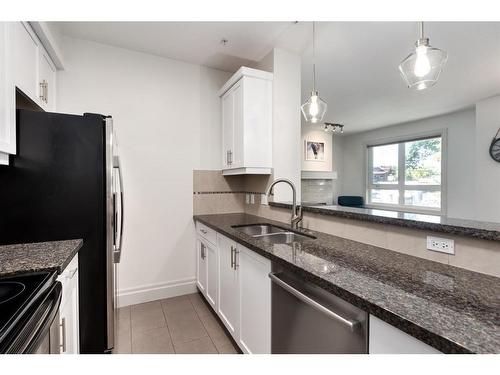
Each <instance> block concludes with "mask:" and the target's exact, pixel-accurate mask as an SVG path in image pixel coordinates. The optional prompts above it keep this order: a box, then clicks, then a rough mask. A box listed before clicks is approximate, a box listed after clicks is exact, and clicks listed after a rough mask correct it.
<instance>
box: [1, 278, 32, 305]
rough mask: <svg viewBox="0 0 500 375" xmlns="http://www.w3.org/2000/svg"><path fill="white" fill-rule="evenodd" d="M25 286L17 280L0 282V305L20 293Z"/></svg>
mask: <svg viewBox="0 0 500 375" xmlns="http://www.w3.org/2000/svg"><path fill="white" fill-rule="evenodd" d="M24 289H26V286H25V285H24V284H23V283H20V282H17V281H2V282H0V305H1V304H2V303H5V302H7V301H10V300H11V299H13V298H16V297H17V296H18V295H20V294H21V293H22V292H23V291H24Z"/></svg>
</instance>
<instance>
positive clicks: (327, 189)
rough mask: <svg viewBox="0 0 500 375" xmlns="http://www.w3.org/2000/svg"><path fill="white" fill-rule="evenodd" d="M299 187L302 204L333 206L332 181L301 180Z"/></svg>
mask: <svg viewBox="0 0 500 375" xmlns="http://www.w3.org/2000/svg"><path fill="white" fill-rule="evenodd" d="M301 185H302V186H301V188H302V189H301V190H302V202H303V203H305V204H326V205H332V204H334V202H333V182H332V180H319V179H302V181H301Z"/></svg>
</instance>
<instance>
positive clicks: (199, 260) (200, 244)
mask: <svg viewBox="0 0 500 375" xmlns="http://www.w3.org/2000/svg"><path fill="white" fill-rule="evenodd" d="M196 250H197V254H196V285H198V289H199V290H200V292H201V293H203V294H206V292H207V262H206V253H207V246H206V244H205V243H204V241H203V240H202V239H200V238H198V239H197V240H196Z"/></svg>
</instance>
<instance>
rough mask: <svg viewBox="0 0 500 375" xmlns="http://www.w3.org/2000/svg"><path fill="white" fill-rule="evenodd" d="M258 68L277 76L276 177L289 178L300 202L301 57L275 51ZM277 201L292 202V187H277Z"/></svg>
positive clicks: (274, 169)
mask: <svg viewBox="0 0 500 375" xmlns="http://www.w3.org/2000/svg"><path fill="white" fill-rule="evenodd" d="M256 68H257V69H262V70H266V71H269V72H273V73H274V79H273V176H274V178H275V179H276V178H288V179H289V180H291V181H292V182H293V183H294V184H295V187H296V189H297V201H300V196H301V192H300V189H301V187H300V169H301V155H302V153H301V143H300V137H301V136H300V132H301V128H300V75H301V72H300V56H298V55H296V54H293V53H290V52H288V51H285V50H282V49H277V48H275V49H274V50H273V51H271V52H270V53H269V54H268V55H266V56H265V57H264V58H263V59H262V61H261V62H260V63H259V64H257V66H256ZM274 200H275V201H281V202H288V201H291V200H292V191H291V189H290V187H288V186H285V185H284V184H279V185H276V187H275V188H274Z"/></svg>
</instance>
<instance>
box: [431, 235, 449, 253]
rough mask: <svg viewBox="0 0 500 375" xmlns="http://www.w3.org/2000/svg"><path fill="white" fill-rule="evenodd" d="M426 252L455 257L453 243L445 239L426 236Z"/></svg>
mask: <svg viewBox="0 0 500 375" xmlns="http://www.w3.org/2000/svg"><path fill="white" fill-rule="evenodd" d="M427 250H432V251H439V252H441V253H446V254H452V255H455V241H453V240H449V239H447V238H441V237H433V236H427Z"/></svg>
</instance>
